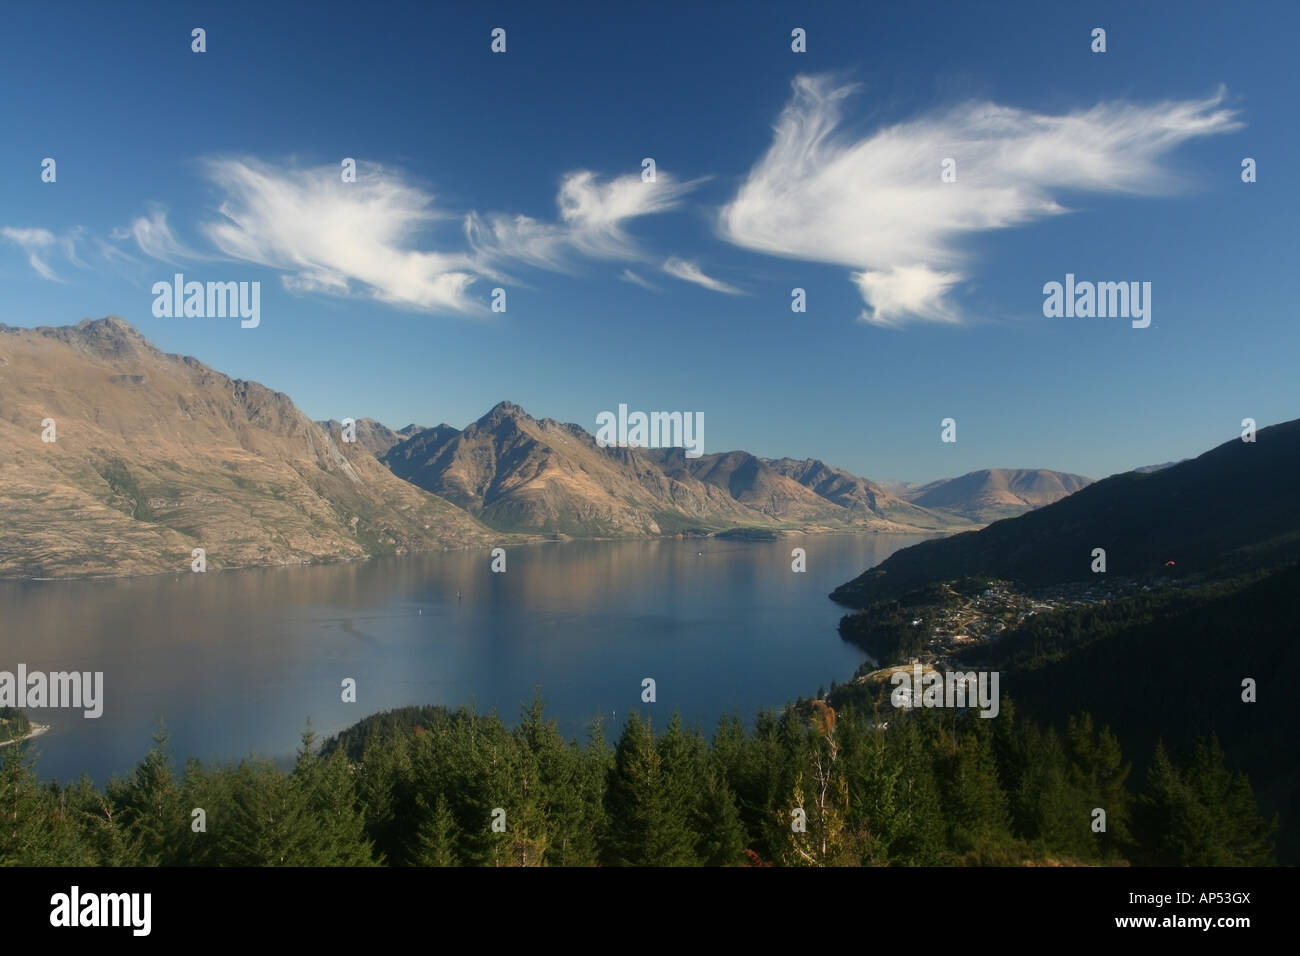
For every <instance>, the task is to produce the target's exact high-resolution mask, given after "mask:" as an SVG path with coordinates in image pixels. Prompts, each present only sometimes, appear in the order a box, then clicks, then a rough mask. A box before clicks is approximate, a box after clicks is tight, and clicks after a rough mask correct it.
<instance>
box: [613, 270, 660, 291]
mask: <svg viewBox="0 0 1300 956" xmlns="http://www.w3.org/2000/svg"><path fill="white" fill-rule="evenodd" d="M619 278H620V279H622V280H623V281H624V282H630V283H632V284H633V285H639V286H640V287H641V288H643V289H649V290H650V291H651V292H658V291H659V287H658V286H657V285H655V284H654V283H653V282H651V281H650V280H649V279H643V278H641V276H639V275H637V274H636V273H635V272H633V271H632V270H631V269H624V270H623V272H622V274H621V275H619Z"/></svg>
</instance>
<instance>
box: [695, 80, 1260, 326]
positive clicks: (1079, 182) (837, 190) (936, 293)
mask: <svg viewBox="0 0 1300 956" xmlns="http://www.w3.org/2000/svg"><path fill="white" fill-rule="evenodd" d="M793 85H794V96H793V99H792V100H791V102H790V103H789V104H788V105H787V106H786V108H785V110H784V111H783V112H782V113H781V115H780V118H779V119H778V121H777V124H776V128H775V136H774V139H773V142H772V145H771V146H770V147H769V149H768V151H767V153H766V154H765V155H764V156H763V157H762V158H761V159H760V160H759V161H758V163H757V164H756V165H755V166H754V167H753V169H751V170H750V173H749V176H748V179H747V180H746V181H745V183H744V184H743V185H742V186H741V188H740V190H739V191H738V192H737V194H736V196H735V198H734V199H733V200H732V201H731V202H730V203H729V204H728V205H726V206H725V207H724V208H723V210H722V212H721V216H720V220H719V228H720V231H721V233H722V235H723V236H724V237H725V238H727V239H728V240H730V241H731V242H733V243H735V244H737V245H740V246H744V247H747V248H750V249H755V250H758V251H761V252H765V253H769V254H771V255H777V256H783V257H787V258H793V259H805V260H810V261H817V262H827V263H834V264H838V265H843V266H848V267H851V268H853V269H855V270H857V271H856V272H854V273H853V274H852V278H853V281H854V282H855V283H856V284H857V286H858V288H859V290H860V291H861V293H862V296H863V299H864V300H865V302H866V305H867V308H866V310H865V311H864V312H863V315H862V317H863V318H864V319H866V320H867V321H870V322H875V323H878V324H883V325H897V324H902V323H904V322H906V321H909V320H915V319H922V320H929V321H936V322H956V321H959V320H960V314H959V313H958V311H957V309H956V307H955V306H954V305H953V304H952V303H951V302H950V301H949V300H948V298H947V295H948V292H949V291H950V290H951V289H952V287H953V286H954V285H955V284H957V283H958V282H960V281H961V280H962V279H963V278H964V275H963V274H962V272H961V271H959V267H960V266H961V265H962V264H963V263H964V262H965V261H966V258H967V255H966V252H965V250H964V249H963V247H962V246H961V245H960V242H961V240H962V239H964V238H966V237H969V236H971V235H974V234H977V233H979V232H983V231H987V230H993V229H1004V228H1008V227H1011V226H1016V225H1022V224H1024V223H1028V222H1032V221H1034V220H1037V219H1041V218H1043V217H1046V216H1050V215H1054V214H1058V213H1062V212H1065V211H1066V209H1065V207H1064V206H1063V205H1062V204H1061V202H1060V201H1059V200H1058V199H1057V198H1056V195H1055V194H1056V193H1059V192H1064V191H1067V190H1081V191H1090V192H1111V193H1130V194H1135V195H1155V194H1159V193H1165V192H1171V191H1173V189H1174V187H1175V185H1176V183H1175V181H1174V178H1173V176H1172V175H1171V174H1170V173H1169V172H1167V171H1166V170H1165V169H1163V168H1162V167H1161V166H1160V164H1159V160H1160V159H1161V158H1162V157H1163V156H1164V155H1165V154H1166V153H1168V152H1169V151H1170V150H1172V149H1173V148H1174V147H1176V146H1178V145H1179V144H1181V143H1183V142H1185V141H1186V140H1189V139H1192V138H1193V137H1197V136H1208V135H1213V134H1217V133H1223V132H1228V131H1230V130H1233V129H1237V128H1238V127H1239V126H1240V125H1241V124H1240V123H1238V122H1237V121H1236V120H1235V113H1234V112H1233V111H1232V110H1228V109H1221V108H1220V104H1221V103H1222V102H1223V99H1224V93H1222V92H1220V93H1219V94H1217V95H1215V96H1213V97H1209V98H1207V99H1204V100H1191V101H1181V102H1164V103H1156V104H1151V105H1145V106H1142V105H1133V104H1125V103H1103V104H1099V105H1097V106H1095V107H1092V108H1091V109H1087V110H1081V111H1077V112H1074V113H1069V114H1066V115H1062V116H1050V115H1045V114H1040V113H1033V112H1029V111H1026V110H1020V109H1015V108H1011V107H1004V106H998V105H996V104H993V103H968V104H965V105H962V106H959V107H957V108H955V109H952V110H949V111H947V112H943V113H936V114H931V115H927V116H923V117H919V118H916V119H912V120H908V121H907V122H904V123H899V124H897V125H895V126H890V127H885V128H882V129H879V130H876V131H875V132H873V133H872V134H870V135H868V136H866V137H865V138H853V137H850V136H845V135H836V133H837V128H838V126H839V123H840V116H841V104H842V101H843V100H844V99H845V97H847V96H848V95H849V94H850V93H852V92H853V91H854V88H853V87H851V86H835V85H834V84H833V82H832V81H831V80H830V79H829V78H827V77H809V76H800V77H797V78H796V79H795V81H794V84H793ZM948 157H951V158H953V159H955V160H956V169H957V181H956V182H955V183H945V182H942V181H941V180H940V163H941V161H942V160H943V159H945V158H948Z"/></svg>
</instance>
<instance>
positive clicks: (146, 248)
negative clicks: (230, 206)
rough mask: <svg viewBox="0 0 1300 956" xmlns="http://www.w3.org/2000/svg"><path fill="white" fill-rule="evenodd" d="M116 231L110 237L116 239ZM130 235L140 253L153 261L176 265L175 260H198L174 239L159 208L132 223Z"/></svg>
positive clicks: (195, 255) (165, 216) (164, 212)
mask: <svg viewBox="0 0 1300 956" xmlns="http://www.w3.org/2000/svg"><path fill="white" fill-rule="evenodd" d="M118 235H119V232H118V230H116V229H114V230H113V232H112V233H110V236H111V237H112V238H117V237H118ZM130 235H131V237H132V238H133V239H135V244H136V245H137V246H139V247H140V251H141V252H143V253H144V254H145V255H146V256H150V257H152V258H154V259H161V260H162V261H163V262H170V263H172V264H173V265H175V264H176V260H177V259H197V258H200V257H199V255H198V254H197V253H194V252H192V251H190V249H189V248H188V247H186V245H185V244H184V243H183V242H181V241H180V240H179V239H177V238H176V236H175V234H174V233H173V232H172V229H171V226H169V225H168V224H167V213H166V211H164V210H163V209H162V208H160V207H155V208H154V209H152V210H151V211H150V213H149V215H148V217H147V218H146V217H144V216H141V217H140V218H139V219H136V220H134V221H132V223H131V228H130Z"/></svg>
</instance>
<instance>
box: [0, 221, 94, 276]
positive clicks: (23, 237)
mask: <svg viewBox="0 0 1300 956" xmlns="http://www.w3.org/2000/svg"><path fill="white" fill-rule="evenodd" d="M84 232H85V229H84V228H83V227H81V226H74V227H72V228H71V229H69V230H68V231H67V232H65V233H63V234H62V235H56V234H55V233H53V232H51V231H50V230H49V229H42V228H39V227H21V226H5V227H4V228H3V229H0V236H3V237H4V238H5V239H8V240H9V241H10V242H12V243H13V244H14V245H16V246H18V247H19V248H20V249H22V250H23V252H25V253H26V254H27V264H28V265H29V266H31V267H32V269H33V270H34V271H35V272H36V274H37V275H39V276H40V277H41V278H42V279H47V280H49V281H50V282H63V281H64V280H63V279H62V278H60V276H59V274H58V273H57V272H55V271H54V267H53V266H51V265H50V258H51V257H52V256H55V255H62V256H63V258H64V259H66V260H67V261H68V262H69V263H70V264H72V265H74V266H76V267H77V268H79V269H84V268H86V264H85V263H84V262H82V261H81V258H80V256H78V255H77V242H78V241H80V239H81V237H82V234H83V233H84Z"/></svg>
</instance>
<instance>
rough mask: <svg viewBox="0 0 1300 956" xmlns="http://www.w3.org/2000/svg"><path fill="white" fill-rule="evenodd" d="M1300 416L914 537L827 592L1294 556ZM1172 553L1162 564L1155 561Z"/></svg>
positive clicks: (1074, 576)
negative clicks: (1042, 503)
mask: <svg viewBox="0 0 1300 956" xmlns="http://www.w3.org/2000/svg"><path fill="white" fill-rule="evenodd" d="M1298 475H1300V420H1297V421H1291V422H1285V423H1283V424H1280V425H1273V426H1270V427H1268V428H1264V429H1261V430H1260V431H1259V432H1258V433H1257V435H1256V441H1255V442H1253V443H1247V442H1243V441H1241V440H1240V439H1234V440H1232V441H1229V442H1226V443H1225V444H1223V445H1220V446H1219V447H1217V448H1214V449H1212V450H1210V451H1208V452H1206V453H1205V454H1203V455H1201V456H1200V457H1199V458H1195V459H1192V460H1190V461H1185V462H1182V463H1181V464H1178V465H1174V466H1172V467H1170V468H1166V469H1164V470H1163V471H1157V472H1153V473H1149V474H1142V473H1139V472H1127V473H1125V474H1122V475H1115V476H1113V477H1111V478H1107V479H1105V480H1103V481H1098V482H1096V483H1095V484H1092V485H1089V486H1088V487H1087V488H1084V489H1082V490H1081V491H1077V492H1075V493H1074V494H1072V495H1070V496H1069V497H1068V498H1064V499H1062V500H1061V501H1058V502H1056V503H1054V504H1051V505H1047V506H1046V507H1044V508H1040V509H1038V510H1037V511H1031V512H1029V513H1028V514H1025V515H1021V516H1020V517H1018V518H1009V519H1007V520H1005V521H999V522H996V523H995V524H992V525H990V526H989V527H987V528H984V529H983V530H981V531H973V532H966V533H964V534H959V535H955V536H953V537H951V538H944V539H940V540H937V541H926V542H922V543H921V544H917V545H914V546H913V547H910V548H906V549H904V550H902V551H899V552H898V553H896V554H894V555H892V556H891V557H890V558H889V560H887V561H885V562H884V563H883V564H881V565H880V566H878V567H875V568H872V569H871V570H869V571H867V572H866V573H864V574H862V575H860V576H859V577H857V578H855V579H854V580H853V581H850V582H849V583H848V584H844V585H841V586H840V587H838V588H836V589H835V591H833V592H832V593H831V597H832V598H833V599H834V600H835V601H838V602H839V603H841V604H846V605H849V606H851V607H864V606H866V605H867V604H868V603H870V602H872V601H874V600H878V599H881V598H890V597H895V596H897V595H900V594H903V593H906V592H908V591H911V590H914V589H916V588H919V587H922V586H923V585H926V584H930V583H932V582H935V581H946V580H952V579H955V578H960V577H968V576H988V577H996V578H1004V579H1009V580H1013V581H1016V582H1019V583H1020V584H1023V585H1028V586H1035V585H1045V584H1056V583H1062V582H1067V581H1083V580H1088V579H1099V578H1100V576H1099V575H1093V573H1092V571H1091V563H1092V550H1093V549H1094V548H1104V549H1105V550H1106V559H1107V574H1108V575H1109V576H1110V577H1111V578H1117V577H1126V576H1135V577H1141V576H1145V575H1150V574H1169V575H1172V576H1174V577H1182V576H1185V575H1188V574H1195V573H1213V574H1215V575H1216V576H1222V575H1228V574H1232V573H1236V572H1240V571H1244V570H1247V569H1249V568H1253V567H1261V566H1266V565H1269V564H1277V563H1280V562H1282V561H1285V560H1293V559H1294V558H1296V557H1297V556H1300V493H1298V492H1300V478H1298V477H1297V476H1298ZM1168 561H1174V562H1176V564H1175V565H1174V567H1173V568H1171V569H1168V570H1166V562H1168Z"/></svg>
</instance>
